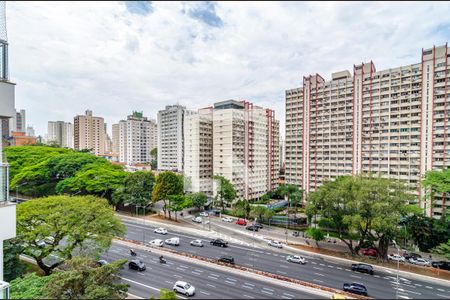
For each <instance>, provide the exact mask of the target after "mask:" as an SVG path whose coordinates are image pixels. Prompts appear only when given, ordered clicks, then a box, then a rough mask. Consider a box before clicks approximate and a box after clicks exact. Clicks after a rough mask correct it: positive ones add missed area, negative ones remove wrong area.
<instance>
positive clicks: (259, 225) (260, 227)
mask: <svg viewBox="0 0 450 300" xmlns="http://www.w3.org/2000/svg"><path fill="white" fill-rule="evenodd" d="M253 226H255V227H258V229H262V228H263V225H262V224H261V223H254V224H253Z"/></svg>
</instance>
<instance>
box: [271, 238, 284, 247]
mask: <svg viewBox="0 0 450 300" xmlns="http://www.w3.org/2000/svg"><path fill="white" fill-rule="evenodd" d="M269 246H272V247H276V248H283V245H282V244H281V242H279V241H275V240H270V241H269Z"/></svg>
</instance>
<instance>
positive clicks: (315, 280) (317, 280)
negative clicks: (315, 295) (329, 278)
mask: <svg viewBox="0 0 450 300" xmlns="http://www.w3.org/2000/svg"><path fill="white" fill-rule="evenodd" d="M313 281H314V282H318V283H323V281H322V280H319V279H313Z"/></svg>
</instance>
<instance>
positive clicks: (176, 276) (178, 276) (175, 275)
mask: <svg viewBox="0 0 450 300" xmlns="http://www.w3.org/2000/svg"><path fill="white" fill-rule="evenodd" d="M173 277H175V278H181V277H182V276H180V275H178V274H174V275H173Z"/></svg>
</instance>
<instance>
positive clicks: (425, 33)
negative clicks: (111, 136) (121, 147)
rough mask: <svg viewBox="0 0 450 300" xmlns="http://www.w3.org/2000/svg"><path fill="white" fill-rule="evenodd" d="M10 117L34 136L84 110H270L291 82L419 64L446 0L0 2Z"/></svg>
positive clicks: (449, 24) (439, 34)
mask: <svg viewBox="0 0 450 300" xmlns="http://www.w3.org/2000/svg"><path fill="white" fill-rule="evenodd" d="M6 9H7V28H8V41H9V59H10V62H9V64H10V79H11V81H13V82H15V83H16V84H17V86H16V108H17V109H25V110H26V112H27V124H29V125H33V126H34V128H35V130H36V134H39V135H42V136H44V135H45V134H46V132H47V121H56V120H62V121H67V122H72V123H73V117H74V116H76V115H78V114H84V112H85V110H87V109H90V110H92V111H93V114H94V115H96V116H101V117H104V118H105V122H107V123H108V132H109V133H111V125H112V124H113V123H117V122H118V121H119V120H122V119H126V116H127V115H129V114H131V112H132V111H143V113H144V116H147V117H149V118H153V119H156V116H157V112H158V110H161V109H164V107H165V106H166V105H171V104H177V103H178V104H182V105H185V106H186V107H187V108H188V109H197V108H201V107H204V106H208V105H211V104H213V103H214V102H218V101H223V100H227V99H236V100H247V101H250V102H253V103H254V104H255V105H260V106H263V107H267V108H272V109H274V110H275V114H276V118H277V119H279V120H280V123H281V126H280V128H281V134H282V136H284V120H285V116H284V107H285V101H284V92H285V90H286V89H291V88H296V87H299V86H301V84H302V78H303V76H308V75H309V74H315V73H319V74H320V75H321V76H322V77H324V78H325V79H326V80H329V79H330V78H331V73H332V72H337V71H341V70H352V68H353V64H359V63H361V62H369V61H370V60H372V61H373V62H374V64H375V66H376V68H377V70H384V69H388V68H393V67H397V66H401V65H408V64H413V63H418V62H420V55H421V49H422V48H431V47H433V45H436V46H438V45H443V44H445V43H446V42H450V17H449V16H450V3H448V2H409V3H408V2H394V3H393V2H389V3H388V2H228V1H227V2H157V1H142V2H137V1H129V2H123V1H118V2H91V1H89V2H41V1H39V2H7V8H6Z"/></svg>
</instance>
